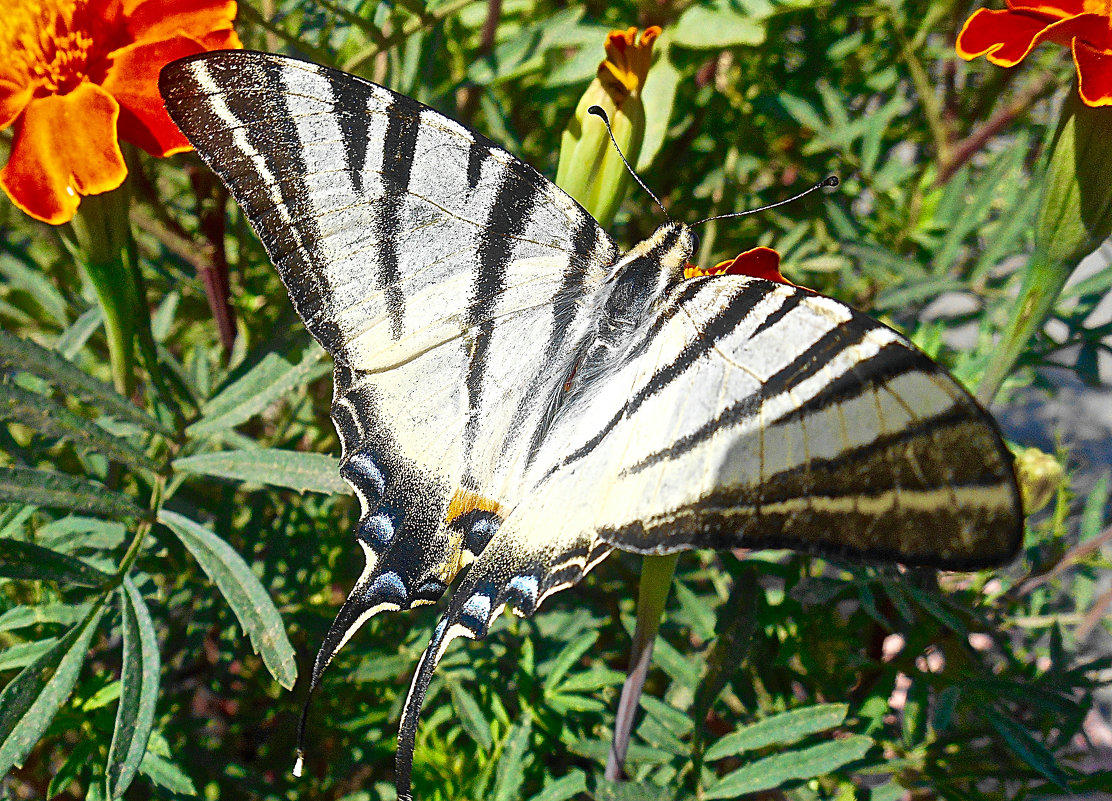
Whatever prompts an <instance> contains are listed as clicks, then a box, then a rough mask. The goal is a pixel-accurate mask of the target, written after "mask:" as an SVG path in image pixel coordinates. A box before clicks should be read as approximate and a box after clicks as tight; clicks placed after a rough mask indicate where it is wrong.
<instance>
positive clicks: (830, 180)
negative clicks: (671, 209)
mask: <svg viewBox="0 0 1112 801" xmlns="http://www.w3.org/2000/svg"><path fill="white" fill-rule="evenodd" d="M839 183H840V181H839V180H838V176H837V175H831V176H829V177H827V178H825V179H823V180H822V181H820V182H819V183H817V184H815V185H814V186H812V187H811V188H810V189H807V190H805V191H803V192H800V193H799V194H798V195H794V196H792V197H790V198H788V199H787V200H781V201H779V202H778V203H769V204H768V205H767V206H761V207H759V208H756V209H749V210H748V211H733V212H730V213H729V214H719V215H718V216H716V217H707V218H706V219H705V220H699V222H697V223H692V224H691V227H692V228H694V227H695V226H696V225H702V224H703V223H705V222H710V221H711V220H724V219H726V218H727V217H744V216H745V215H747V214H756V213H757V212H758V211H768V210H769V209H774V208H776V207H777V206H783V205H784V204H785V203H792V202H794V201H796V200H799V199H800V198H801V197H804V196H805V195H809V194H811V193H812V192H814V191H815V190H816V189H822V188H823V187H826V186H837V185H838V184H839Z"/></svg>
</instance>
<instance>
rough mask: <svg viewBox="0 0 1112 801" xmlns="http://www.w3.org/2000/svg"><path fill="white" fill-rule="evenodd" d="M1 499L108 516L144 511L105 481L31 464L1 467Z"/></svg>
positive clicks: (137, 513) (120, 515)
mask: <svg viewBox="0 0 1112 801" xmlns="http://www.w3.org/2000/svg"><path fill="white" fill-rule="evenodd" d="M0 502H7V503H26V504H31V505H33V506H48V507H57V508H60V509H70V510H72V511H75V512H87V513H89V514H95V515H104V516H105V517H137V516H142V514H143V511H142V510H141V509H140V508H139V507H138V506H136V505H135V503H134V502H133V501H132V500H131V499H130V498H128V497H127V496H126V495H121V494H120V493H118V492H112V491H111V490H110V489H108V488H107V487H105V486H103V485H101V484H96V483H93V482H92V481H86V480H85V479H82V478H76V477H74V476H69V475H66V474H65V473H55V472H53V471H51V470H35V469H33V468H30V467H0Z"/></svg>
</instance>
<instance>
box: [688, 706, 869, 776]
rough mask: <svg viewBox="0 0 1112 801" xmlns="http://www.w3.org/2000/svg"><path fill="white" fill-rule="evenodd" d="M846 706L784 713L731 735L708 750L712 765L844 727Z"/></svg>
mask: <svg viewBox="0 0 1112 801" xmlns="http://www.w3.org/2000/svg"><path fill="white" fill-rule="evenodd" d="M848 710H849V707H848V706H847V705H846V704H816V705H815V706H807V707H803V708H802V709H793V710H791V711H789V712H781V713H780V714H778V715H772V716H771V717H767V718H765V719H764V720H759V721H757V722H756V723H751V724H749V725H748V726H743V727H742V728H740V729H738V730H737V731H735V732H731V733H730V734H727V735H726V736H725V737H723V738H722V739H721V740H719V741H718V742H716V743H715V744H714V745H713V746H711V747H710V748H708V749H707V754H706V759H707V761H708V762H709V761H712V760H715V759H722V758H724V757H728V756H737V755H738V754H743V753H745V752H746V751H755V750H757V749H758V748H765V747H767V746H770V745H776V744H780V745H789V744H791V743H795V742H799V741H800V740H802V739H803V738H804V737H807V736H808V735H811V734H815V733H817V732H820V731H826V730H827V729H832V728H834V727H835V726H840V725H841V724H842V721H844V720H845V719H846V712H847V711H848Z"/></svg>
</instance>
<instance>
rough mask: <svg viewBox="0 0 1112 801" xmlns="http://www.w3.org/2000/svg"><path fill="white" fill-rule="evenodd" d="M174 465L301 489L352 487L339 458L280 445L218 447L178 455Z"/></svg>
mask: <svg viewBox="0 0 1112 801" xmlns="http://www.w3.org/2000/svg"><path fill="white" fill-rule="evenodd" d="M174 468H175V469H176V470H180V471H182V472H183V473H195V474H199V475H205V476H217V477H219V478H230V479H233V480H236V481H247V482H250V483H252V484H268V485H270V486H274V487H289V488H290V489H295V490H297V491H298V492H324V493H328V494H332V495H340V494H345V493H350V492H351V487H349V486H348V484H347V482H346V481H344V480H343V479H342V478H340V474H339V472H338V462H337V460H336V459H333V458H332V457H331V456H324V455H323V454H319V453H302V452H301V451H287V450H282V449H280V448H258V449H252V450H240V451H217V452H216V453H199V454H197V455H195V456H186V457H184V458H181V459H176V460H174Z"/></svg>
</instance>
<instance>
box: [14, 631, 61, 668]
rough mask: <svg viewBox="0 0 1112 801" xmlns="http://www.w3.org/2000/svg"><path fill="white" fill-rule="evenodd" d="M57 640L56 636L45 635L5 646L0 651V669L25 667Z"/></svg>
mask: <svg viewBox="0 0 1112 801" xmlns="http://www.w3.org/2000/svg"><path fill="white" fill-rule="evenodd" d="M57 642H58V638H57V637H47V638H46V639H45V640H35V641H34V642H21V643H18V644H16V645H12V646H10V647H8V648H5V649H4V650H3V651H0V670H14V669H15V668H23V667H27V666H28V665H29V664H31V663H32V662H34V661H35V660H36V659H38V658H39V657H40V656H42V655H43V654H45V653H46V652H47V651H49V650H50V649H51V648H53V647H54V644H55V643H57Z"/></svg>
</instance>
